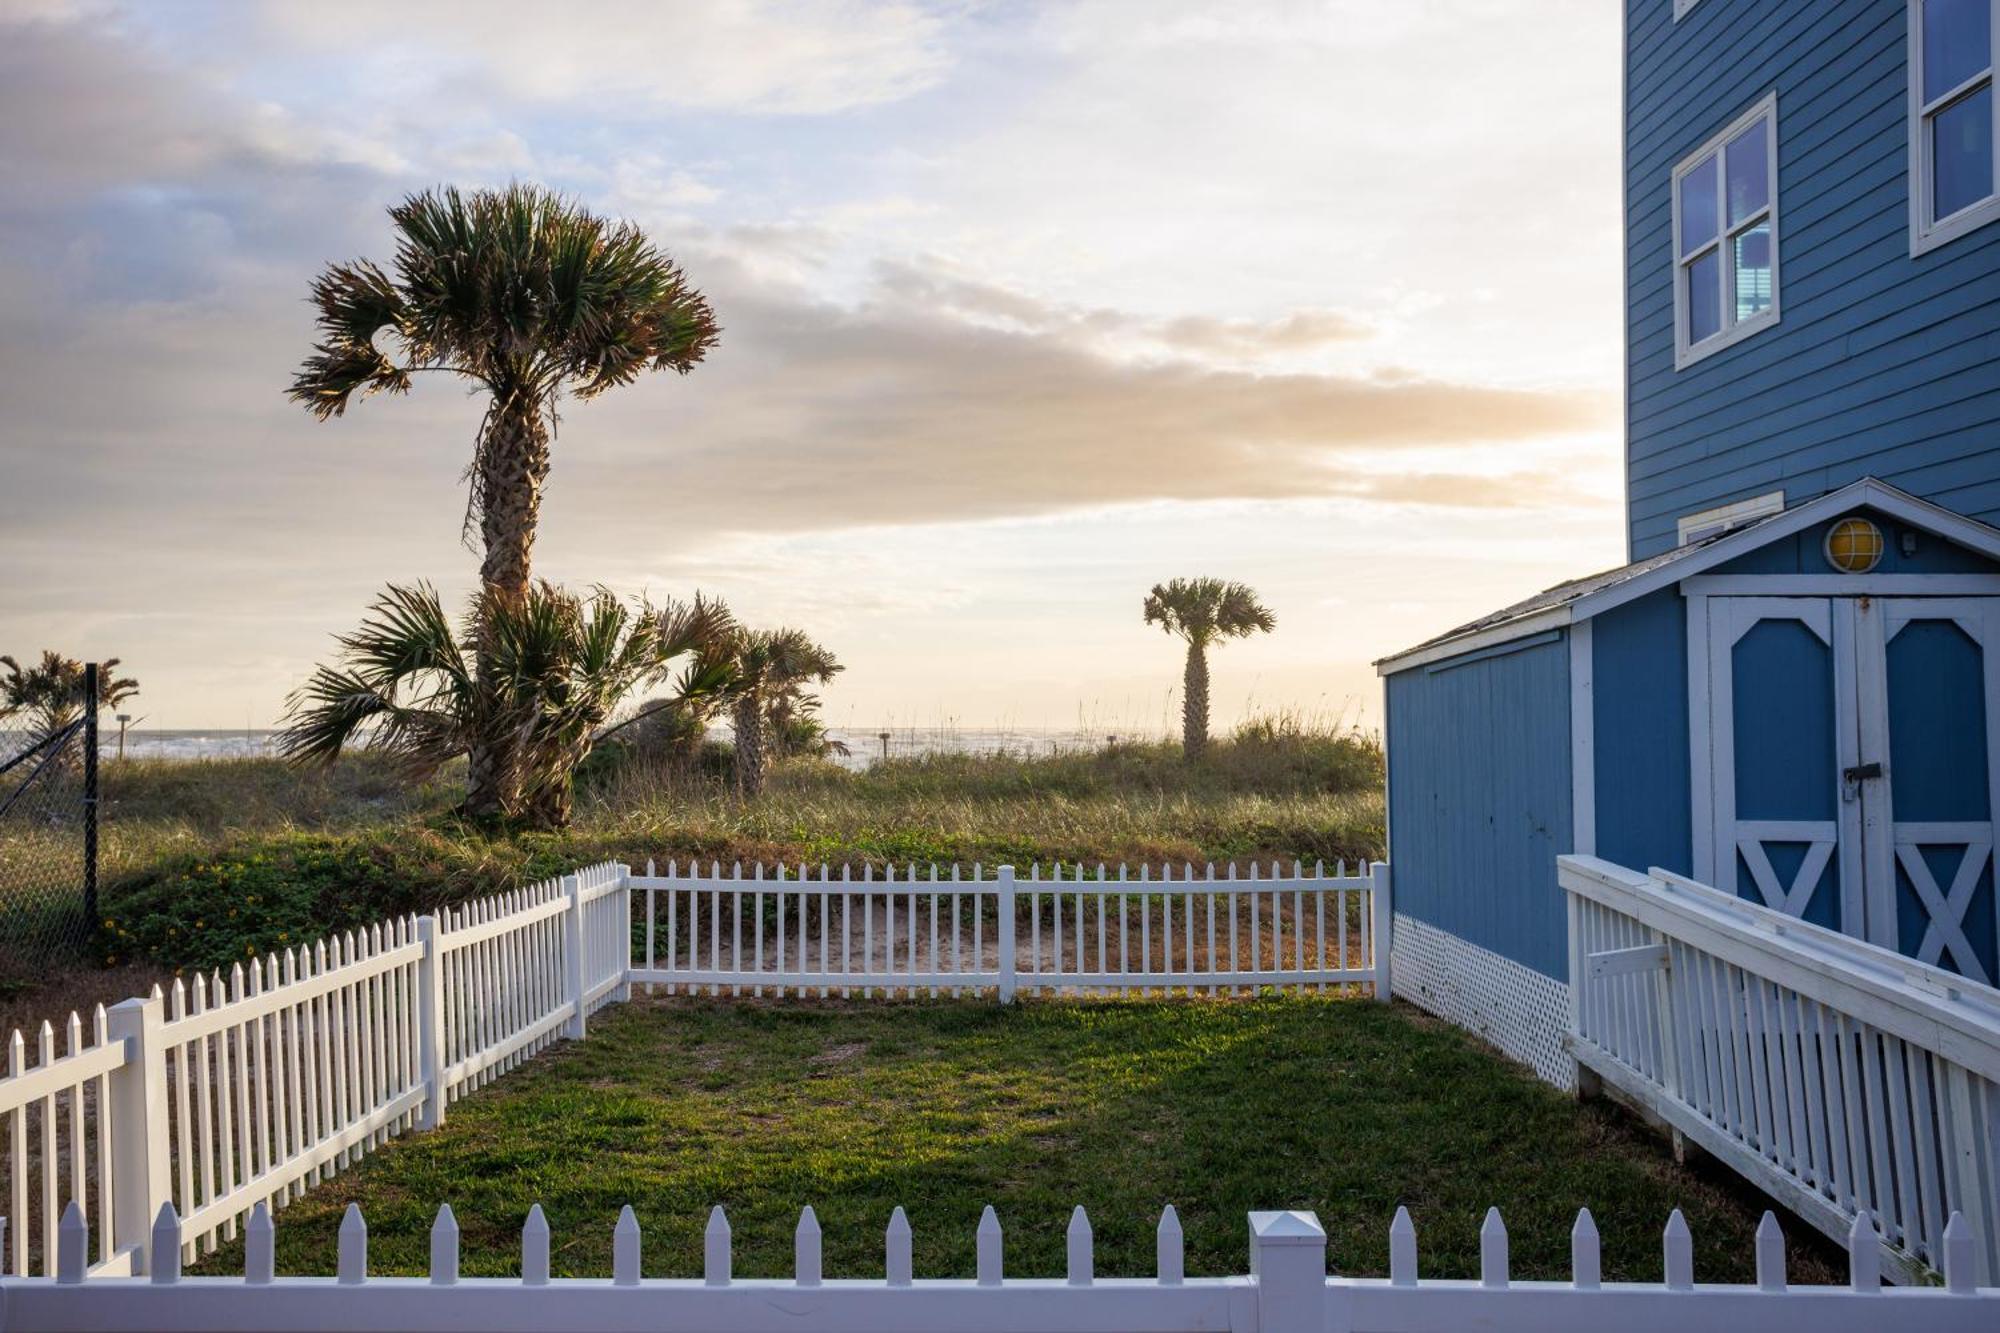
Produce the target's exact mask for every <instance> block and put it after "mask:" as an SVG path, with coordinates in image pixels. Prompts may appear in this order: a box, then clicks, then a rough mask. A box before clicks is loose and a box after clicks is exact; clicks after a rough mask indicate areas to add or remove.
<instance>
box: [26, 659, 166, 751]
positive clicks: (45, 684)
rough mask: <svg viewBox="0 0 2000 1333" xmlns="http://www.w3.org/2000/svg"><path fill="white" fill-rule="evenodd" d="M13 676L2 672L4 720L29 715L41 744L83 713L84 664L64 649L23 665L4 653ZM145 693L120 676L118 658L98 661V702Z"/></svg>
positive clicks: (114, 703)
mask: <svg viewBox="0 0 2000 1333" xmlns="http://www.w3.org/2000/svg"><path fill="white" fill-rule="evenodd" d="M0 666H5V667H6V668H7V674H6V675H5V676H0V722H4V721H10V720H12V719H13V718H16V717H25V718H26V719H27V722H28V728H29V731H30V732H31V733H32V739H33V740H34V741H35V742H37V743H39V742H41V741H45V740H47V739H48V738H49V737H51V736H53V735H55V734H56V733H57V732H59V731H62V730H64V729H65V728H67V727H69V726H70V725H71V724H73V723H74V722H76V720H77V719H78V718H81V717H82V716H83V710H84V705H85V702H86V699H85V690H84V666H83V663H81V662H79V661H77V660H76V659H75V658H73V657H64V656H63V655H62V654H61V653H54V652H48V651H46V650H44V651H43V653H42V660H41V661H39V662H37V663H36V664H35V665H33V666H30V667H26V668H23V667H22V666H21V664H20V663H19V662H17V661H15V660H14V659H13V658H11V657H0ZM138 692H139V682H138V681H136V680H133V679H131V678H130V677H121V676H120V675H119V674H118V659H117V658H115V657H108V658H106V659H105V660H104V661H102V662H100V663H98V664H97V706H98V708H100V709H104V708H116V707H118V705H119V704H122V703H124V702H125V701H126V700H127V699H129V698H131V697H132V696H133V695H135V694H137V693H138Z"/></svg>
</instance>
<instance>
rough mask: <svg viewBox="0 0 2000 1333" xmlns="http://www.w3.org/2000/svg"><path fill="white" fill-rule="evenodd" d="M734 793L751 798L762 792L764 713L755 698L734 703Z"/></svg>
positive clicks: (751, 697)
mask: <svg viewBox="0 0 2000 1333" xmlns="http://www.w3.org/2000/svg"><path fill="white" fill-rule="evenodd" d="M733 720H734V721H735V724H736V792H737V794H738V795H739V796H746V797H747V796H755V795H757V794H758V793H759V792H761V791H763V790H764V710H763V707H762V706H761V705H760V704H759V702H758V700H757V696H756V695H754V694H746V695H744V696H743V697H742V698H740V699H738V700H737V701H736V708H735V712H734V719H733Z"/></svg>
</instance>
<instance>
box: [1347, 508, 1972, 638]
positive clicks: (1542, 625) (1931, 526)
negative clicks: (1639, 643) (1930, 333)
mask: <svg viewBox="0 0 2000 1333" xmlns="http://www.w3.org/2000/svg"><path fill="white" fill-rule="evenodd" d="M1864 506H1865V507H1867V508H1871V509H1876V510H1879V511H1881V512H1883V513H1885V514H1887V515H1889V516H1890V517H1892V518H1897V519H1900V520H1902V521H1903V522H1905V523H1909V524H1911V525H1912V526H1914V527H1918V528H1922V529H1924V530H1926V531H1929V532H1933V533H1936V534H1938V535H1939V536H1942V537H1945V538H1948V539H1949V540H1952V541H1956V542H1958V543H1960V544H1962V545H1965V546H1969V547H1971V548H1973V549H1974V550H1977V551H1980V552H1981V553H1983V554H1985V555H1988V556H1992V557H1994V558H1996V559H2000V531H1996V530H1995V529H1993V528H1990V527H1988V526H1987V525H1986V524H1984V523H1980V522H1978V521H1977V520H1975V519H1970V518H1966V517H1965V516H1964V515H1962V514H1955V513H1953V512H1952V511H1950V510H1948V509H1943V508H1940V507H1939V506H1937V505H1934V504H1931V503H1930V502H1929V501H1927V500H1920V499H1918V498H1917V497H1916V496H1914V495H1911V494H1910V493H1909V492H1907V491H1903V490H1899V489H1897V488H1896V487H1894V486H1891V485H1890V484H1889V483H1887V482H1885V481H1877V480H1876V479H1875V478H1873V477H1864V478H1863V479H1862V480H1860V481H1857V482H1854V483H1852V484H1850V485H1847V486H1843V487H1841V488H1840V489H1839V490H1837V491H1830V492H1828V493H1827V494H1825V495H1821V496H1818V497H1816V498H1814V499H1811V500H1807V501H1805V502H1803V503H1801V504H1798V505H1794V506H1793V507H1792V508H1790V509H1786V510H1784V511H1782V512H1780V513H1776V514H1772V515H1769V516H1768V517H1765V518H1761V519H1758V520H1757V521H1755V522H1753V523H1746V524H1745V525H1744V526H1742V527H1740V528H1732V529H1730V530H1728V531H1726V532H1720V533H1717V534H1715V535H1714V536H1711V537H1704V538H1702V539H1701V540H1700V541H1694V542H1689V543H1688V544H1687V545H1685V546H1677V547H1675V548H1674V549H1673V550H1671V551H1663V552H1661V553H1660V554H1659V555H1654V556H1648V557H1647V558H1646V559H1644V560H1635V561H1633V562H1632V563H1631V564H1629V565H1620V566H1619V567H1618V568H1616V569H1607V570H1604V571H1603V572H1602V573H1597V574H1590V575H1586V576H1585V577H1583V578H1580V579H1570V580H1569V581H1568V582H1566V583H1558V584H1556V585H1555V586H1554V587H1552V588H1545V589H1543V590H1542V591H1541V592H1538V593H1536V594H1535V595H1534V596H1532V597H1527V598H1523V599H1522V600H1521V601H1518V602H1515V603H1514V604H1513V605H1511V606H1504V607H1501V608H1500V609H1499V610H1498V611H1494V612H1492V613H1491V614H1489V615H1484V616H1481V617H1479V618H1478V619H1477V620H1469V621H1467V622H1466V623H1465V624H1463V625H1460V626H1458V627H1456V628H1455V629H1450V630H1447V631H1445V632H1444V633H1443V634H1439V635H1436V636H1434V637H1432V638H1429V639H1426V640H1424V641H1423V642H1422V643H1419V644H1416V645H1415V646H1413V647H1410V648H1405V649H1404V650H1403V651H1402V652H1400V653H1392V654H1391V655H1389V656H1388V657H1384V658H1380V659H1378V660H1377V661H1376V663H1375V670H1376V672H1377V674H1379V675H1384V676H1387V675H1391V674H1393V673H1395V672H1398V671H1406V670H1408V669H1410V668H1411V667H1416V666H1421V665H1423V664H1424V663H1426V662H1434V661H1437V660H1439V659H1440V658H1445V657H1455V656H1457V655H1458V654H1459V653H1463V652H1471V651H1473V650H1474V649H1477V648H1484V647H1486V646H1488V645H1490V644H1497V643H1507V642H1510V641H1512V640H1514V639H1517V638H1524V637H1526V636H1527V635H1530V634H1539V633H1541V632H1542V631H1544V630H1548V629H1553V628H1556V627H1558V626H1562V625H1567V624H1570V623H1572V622H1573V621H1577V620H1587V619H1589V618H1590V617H1591V616H1594V615H1596V614H1598V613H1599V612H1600V611H1608V610H1610V609H1611V608H1612V607H1614V606H1622V605H1623V604H1624V603H1626V602H1629V601H1631V600H1632V599H1633V598H1635V597H1643V596H1644V595H1645V594H1647V593H1649V592H1652V591H1654V590H1655V589H1656V588H1660V587H1663V586H1665V585H1666V584H1669V583H1677V582H1679V581H1680V580H1681V579H1684V578H1687V577H1689V576H1690V575H1694V574H1699V573H1700V572H1702V571H1703V570H1705V569H1711V568H1713V567H1714V566H1716V565H1719V564H1722V563H1724V562H1725V561H1729V560H1733V559H1735V558H1736V557H1737V556H1740V555H1742V554H1743V553H1744V552H1746V551H1753V550H1755V549H1757V548H1758V547H1760V546H1764V545H1767V544H1769V543H1771V542H1774V541H1777V540H1779V539H1780V538H1783V537H1789V536H1791V535H1792V534H1793V533H1796V532H1798V531H1800V530H1802V529H1804V528H1808V527H1811V526H1812V525H1813V524H1815V523H1818V522H1821V521H1824V520H1826V519H1829V518H1834V517H1837V516H1838V515H1840V514H1843V513H1846V512H1847V511H1849V510H1852V509H1856V508H1861V507H1864Z"/></svg>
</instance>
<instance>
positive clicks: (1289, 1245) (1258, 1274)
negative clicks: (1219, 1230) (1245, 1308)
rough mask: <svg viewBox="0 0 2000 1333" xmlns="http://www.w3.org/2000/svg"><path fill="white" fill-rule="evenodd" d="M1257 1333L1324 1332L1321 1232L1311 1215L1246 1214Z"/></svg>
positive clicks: (1324, 1255) (1300, 1213) (1324, 1286)
mask: <svg viewBox="0 0 2000 1333" xmlns="http://www.w3.org/2000/svg"><path fill="white" fill-rule="evenodd" d="M1250 1276H1251V1277H1252V1278H1253V1279H1254V1280H1255V1281H1256V1283H1257V1330H1258V1333H1328V1329H1327V1320H1326V1230H1325V1228H1323V1227H1321V1226H1320V1224H1319V1218H1318V1216H1316V1215H1315V1214H1313V1213H1308V1212H1299V1211H1287V1212H1274V1213H1252V1214H1250Z"/></svg>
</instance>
